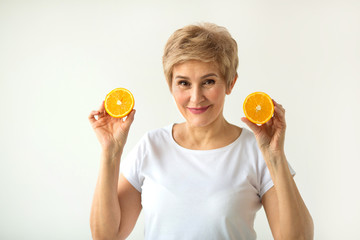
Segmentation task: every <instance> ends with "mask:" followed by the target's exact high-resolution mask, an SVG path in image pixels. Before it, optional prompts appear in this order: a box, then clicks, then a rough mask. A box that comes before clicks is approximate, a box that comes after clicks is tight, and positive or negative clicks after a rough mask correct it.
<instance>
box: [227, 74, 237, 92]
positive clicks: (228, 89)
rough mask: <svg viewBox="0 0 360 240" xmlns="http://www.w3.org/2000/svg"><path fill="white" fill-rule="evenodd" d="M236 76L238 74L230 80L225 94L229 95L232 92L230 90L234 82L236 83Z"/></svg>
mask: <svg viewBox="0 0 360 240" xmlns="http://www.w3.org/2000/svg"><path fill="white" fill-rule="evenodd" d="M237 78H238V75H237V74H236V75H235V78H234V80H233V81H232V82H231V84H230V85H229V87H228V88H227V89H226V94H227V95H229V94H230V93H231V92H232V90H233V88H234V85H235V83H236V80H237Z"/></svg>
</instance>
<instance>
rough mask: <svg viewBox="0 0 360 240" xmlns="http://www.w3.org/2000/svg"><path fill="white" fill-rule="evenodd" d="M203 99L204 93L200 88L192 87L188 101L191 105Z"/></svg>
mask: <svg viewBox="0 0 360 240" xmlns="http://www.w3.org/2000/svg"><path fill="white" fill-rule="evenodd" d="M203 99H204V93H203V91H202V89H201V87H193V88H192V89H191V96H190V101H191V102H193V103H199V102H201V101H202V100H203Z"/></svg>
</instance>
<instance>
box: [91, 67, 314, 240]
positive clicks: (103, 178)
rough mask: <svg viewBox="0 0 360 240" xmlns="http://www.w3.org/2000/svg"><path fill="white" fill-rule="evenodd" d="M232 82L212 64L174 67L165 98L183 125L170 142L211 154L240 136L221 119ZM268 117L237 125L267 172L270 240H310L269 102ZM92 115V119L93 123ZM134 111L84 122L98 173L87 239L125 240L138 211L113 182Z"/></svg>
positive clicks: (281, 117) (279, 115)
mask: <svg viewBox="0 0 360 240" xmlns="http://www.w3.org/2000/svg"><path fill="white" fill-rule="evenodd" d="M235 83H236V78H235V79H234V81H233V82H232V84H231V85H230V87H228V88H227V87H226V83H225V81H224V79H223V78H222V76H221V75H220V74H219V71H218V68H217V66H216V64H213V63H204V62H200V61H187V62H184V63H181V64H178V65H175V66H174V69H173V79H172V83H171V93H172V95H173V97H174V100H175V102H176V105H177V107H178V109H179V111H180V112H181V114H182V115H183V117H184V118H185V120H186V121H185V122H183V123H179V124H175V125H174V128H173V138H174V140H175V141H176V142H177V143H178V144H179V145H181V146H183V147H185V148H189V149H198V150H206V149H214V148H219V147H223V146H226V145H228V144H230V143H232V142H233V141H235V139H237V138H238V137H239V135H240V134H241V128H239V127H237V126H235V125H232V124H230V123H228V122H227V121H226V120H225V118H224V116H223V107H224V101H225V97H226V95H228V94H230V93H231V91H232V89H233V87H234V84H235ZM274 105H275V114H274V117H273V118H272V119H271V120H270V121H269V122H268V123H266V124H264V125H262V126H258V125H256V124H253V123H251V122H250V121H248V120H247V119H246V118H242V121H243V122H244V123H245V124H247V126H248V127H249V128H250V129H251V130H252V131H253V132H254V134H255V137H256V140H257V143H258V146H259V148H260V150H261V152H262V154H263V156H264V159H265V162H266V164H267V166H268V168H269V170H270V174H271V177H272V180H273V182H274V187H272V188H271V189H270V190H269V191H267V192H266V193H265V194H264V196H263V198H262V203H263V206H264V209H265V212H266V214H267V218H268V221H269V225H270V227H271V230H272V233H273V236H274V239H286V240H289V239H313V231H314V230H313V222H312V218H311V216H310V214H309V211H308V210H307V208H306V206H305V204H304V202H303V200H302V198H301V195H300V193H299V191H298V189H297V187H296V184H295V182H294V180H293V177H292V176H291V174H290V171H289V168H288V165H287V161H286V157H285V153H284V141H285V130H286V121H285V110H284V108H283V107H282V106H281V105H280V104H278V103H276V102H275V101H274ZM95 115H98V117H99V118H98V120H96V118H95ZM134 115H135V110H133V111H132V112H131V113H130V115H129V116H128V117H127V118H126V119H125V120H124V119H114V118H111V117H110V116H109V115H108V114H107V113H106V112H105V110H104V107H103V104H102V105H101V106H100V108H99V110H97V111H92V112H91V113H90V115H89V121H90V123H91V125H92V127H93V129H94V131H95V134H96V136H97V138H98V140H99V142H100V145H101V147H102V154H101V160H100V172H99V176H98V182H97V185H96V188H95V193H94V197H93V203H92V208H91V216H90V227H91V232H92V236H93V239H95V240H96V239H126V237H127V236H128V235H129V234H130V233H131V231H132V229H133V228H134V226H135V223H136V221H137V218H138V216H139V213H140V211H141V195H140V193H139V192H138V191H137V190H136V189H135V188H134V187H133V186H132V185H131V184H130V183H129V182H128V181H127V180H126V178H125V177H124V176H123V175H120V177H119V166H120V161H121V160H120V159H121V155H122V151H123V148H124V145H125V143H126V139H127V135H128V133H129V129H130V126H131V124H132V122H133V120H134Z"/></svg>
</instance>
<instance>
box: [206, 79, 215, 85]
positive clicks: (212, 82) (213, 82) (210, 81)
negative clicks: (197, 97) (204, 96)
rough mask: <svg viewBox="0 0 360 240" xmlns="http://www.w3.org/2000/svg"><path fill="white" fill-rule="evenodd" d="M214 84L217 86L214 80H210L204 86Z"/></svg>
mask: <svg viewBox="0 0 360 240" xmlns="http://www.w3.org/2000/svg"><path fill="white" fill-rule="evenodd" d="M213 84H215V81H214V80H212V79H208V80H206V81H205V82H204V85H213Z"/></svg>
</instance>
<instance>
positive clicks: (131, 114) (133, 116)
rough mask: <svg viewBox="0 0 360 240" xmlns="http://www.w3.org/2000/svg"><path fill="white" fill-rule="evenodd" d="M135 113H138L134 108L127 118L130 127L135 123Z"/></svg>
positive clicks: (126, 121)
mask: <svg viewBox="0 0 360 240" xmlns="http://www.w3.org/2000/svg"><path fill="white" fill-rule="evenodd" d="M135 113H136V110H135V109H133V110H131V112H130V113H129V115H127V117H126V119H125V124H126V126H127V127H130V126H131V124H132V123H133V121H134V119H135Z"/></svg>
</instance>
